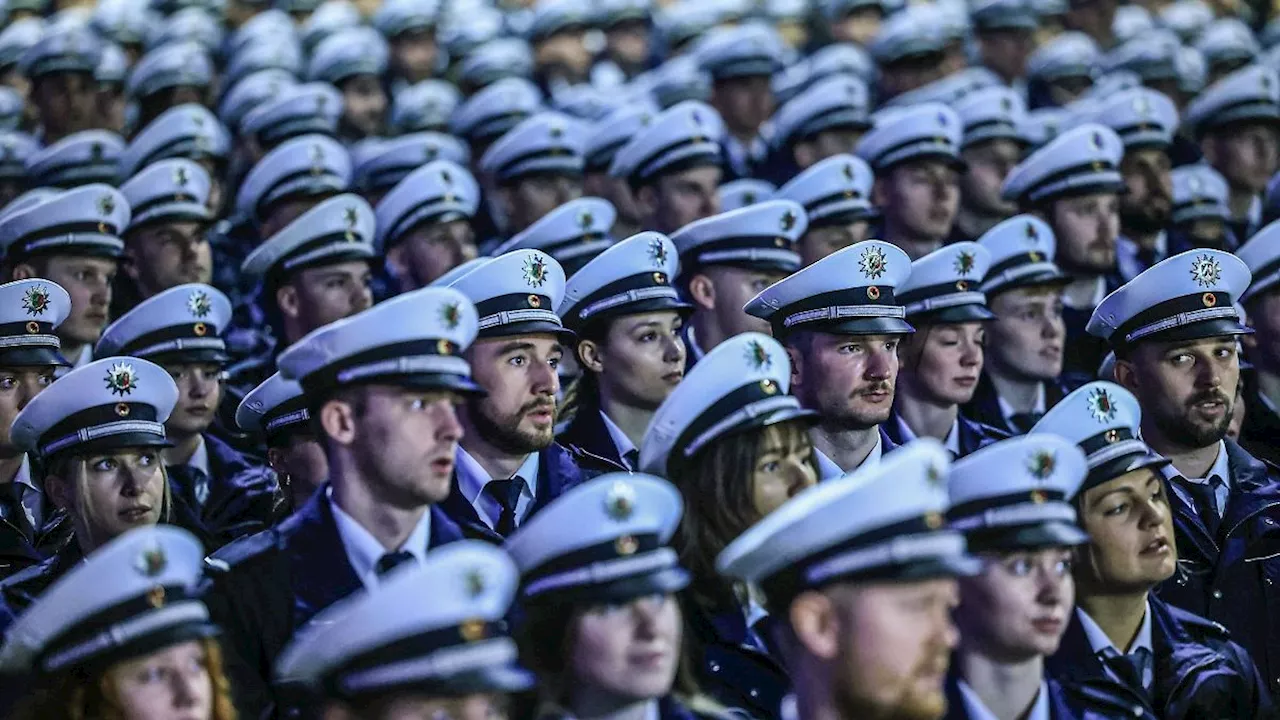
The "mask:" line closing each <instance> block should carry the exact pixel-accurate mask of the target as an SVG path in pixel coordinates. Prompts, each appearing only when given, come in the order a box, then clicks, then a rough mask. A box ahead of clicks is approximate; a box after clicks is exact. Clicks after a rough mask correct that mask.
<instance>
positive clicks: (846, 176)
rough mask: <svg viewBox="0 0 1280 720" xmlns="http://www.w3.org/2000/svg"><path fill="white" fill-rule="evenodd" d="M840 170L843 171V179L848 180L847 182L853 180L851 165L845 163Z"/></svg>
mask: <svg viewBox="0 0 1280 720" xmlns="http://www.w3.org/2000/svg"><path fill="white" fill-rule="evenodd" d="M842 172H843V173H844V179H845V180H848V181H849V182H853V165H850V164H849V163H845V164H844V168H842Z"/></svg>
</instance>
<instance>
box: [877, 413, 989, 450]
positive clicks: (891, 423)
mask: <svg viewBox="0 0 1280 720" xmlns="http://www.w3.org/2000/svg"><path fill="white" fill-rule="evenodd" d="M956 421H957V422H958V423H959V426H958V428H957V432H956V434H957V435H958V437H957V440H959V444H960V455H959V457H964V456H966V455H969V454H971V453H973V452H974V451H975V450H977V449H978V448H984V447H986V446H988V445H990V444H991V443H993V442H998V441H1000V440H1007V439H1008V438H1009V433H1007V432H1004V431H1003V430H1000V429H998V428H993V427H991V426H990V425H983V424H982V423H980V422H975V421H973V420H970V419H968V418H966V417H965V416H964V415H957V416H956ZM880 429H881V430H882V431H883V432H884V435H885V436H886V437H888V438H889V439H890V440H892V441H893V444H894V445H906V444H907V443H908V442H910V441H911V440H914V439H915V438H914V437H904V435H903V420H902V419H901V418H900V417H898V412H897V410H896V409H895V410H894V412H893V414H892V415H890V416H889V419H888V420H887V421H885V422H883V423H881V424H880ZM908 432H910V431H909V430H908Z"/></svg>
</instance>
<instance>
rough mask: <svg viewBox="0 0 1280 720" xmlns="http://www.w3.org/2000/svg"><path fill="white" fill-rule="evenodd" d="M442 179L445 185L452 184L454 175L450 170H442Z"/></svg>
mask: <svg viewBox="0 0 1280 720" xmlns="http://www.w3.org/2000/svg"><path fill="white" fill-rule="evenodd" d="M440 181H441V182H443V183H444V184H445V185H452V184H453V175H451V174H450V173H449V171H448V170H441V171H440Z"/></svg>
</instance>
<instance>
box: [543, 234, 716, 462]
mask: <svg viewBox="0 0 1280 720" xmlns="http://www.w3.org/2000/svg"><path fill="white" fill-rule="evenodd" d="M678 264H679V258H678V256H677V255H676V249H675V245H674V244H672V242H671V241H670V240H669V239H667V238H666V237H665V236H663V235H662V234H660V233H640V234H639V235H636V236H634V237H631V238H628V239H626V240H623V241H622V242H619V243H618V244H617V245H615V246H613V247H612V248H609V249H608V250H605V251H604V252H603V253H601V254H599V255H598V256H596V258H595V259H594V260H592V261H591V262H589V263H587V264H586V265H585V266H584V267H583V268H582V269H581V270H580V271H578V272H577V273H576V274H575V275H573V277H571V278H569V281H568V283H567V284H566V285H565V299H564V300H563V301H562V302H561V305H560V308H559V310H558V314H559V315H560V316H561V318H563V321H564V323H565V326H566V327H568V328H569V329H570V330H573V331H574V333H575V334H576V335H577V341H576V343H575V344H574V352H575V354H576V355H577V359H578V363H579V365H580V366H581V367H582V368H583V376H582V378H581V379H580V380H579V381H578V385H577V387H576V390H575V397H576V403H575V408H576V409H575V412H574V414H573V418H572V420H571V421H570V422H569V423H568V425H567V426H566V427H565V428H564V429H563V430H561V431H560V432H559V433H558V434H557V436H556V441H557V442H558V443H560V444H561V445H563V446H565V447H567V448H569V449H570V450H571V451H573V452H574V453H575V454H577V455H578V456H579V462H580V463H582V464H584V465H589V466H592V467H597V466H598V467H600V468H601V470H602V471H608V470H636V469H637V468H638V467H639V454H640V450H639V449H640V445H641V443H642V441H643V440H644V437H645V433H646V430H647V429H648V427H649V423H650V420H651V419H652V418H653V414H654V412H655V411H656V410H657V409H658V406H659V405H661V404H662V402H663V401H664V400H666V398H667V396H668V395H669V394H670V393H671V391H672V390H674V389H675V388H676V386H677V385H679V383H680V382H681V381H682V380H683V379H684V371H685V352H686V351H685V347H684V338H683V337H682V335H681V328H682V327H683V325H684V318H685V317H687V316H688V313H689V311H690V310H691V309H692V307H691V306H690V305H689V304H688V303H685V302H682V301H681V300H680V298H679V293H678V292H677V291H676V289H675V287H674V284H673V282H672V280H673V277H674V276H675V274H676V270H677V267H678Z"/></svg>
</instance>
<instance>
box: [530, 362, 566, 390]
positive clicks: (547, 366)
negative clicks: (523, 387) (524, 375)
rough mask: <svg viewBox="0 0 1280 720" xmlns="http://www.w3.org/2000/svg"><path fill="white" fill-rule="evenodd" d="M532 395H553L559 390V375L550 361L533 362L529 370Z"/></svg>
mask: <svg viewBox="0 0 1280 720" xmlns="http://www.w3.org/2000/svg"><path fill="white" fill-rule="evenodd" d="M529 373H530V380H531V382H532V387H531V388H530V389H531V390H532V391H533V394H534V395H555V394H556V393H557V392H559V391H560V375H559V373H557V372H556V371H555V368H553V367H551V363H547V362H535V363H533V367H532V368H531V369H530V371H529Z"/></svg>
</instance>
